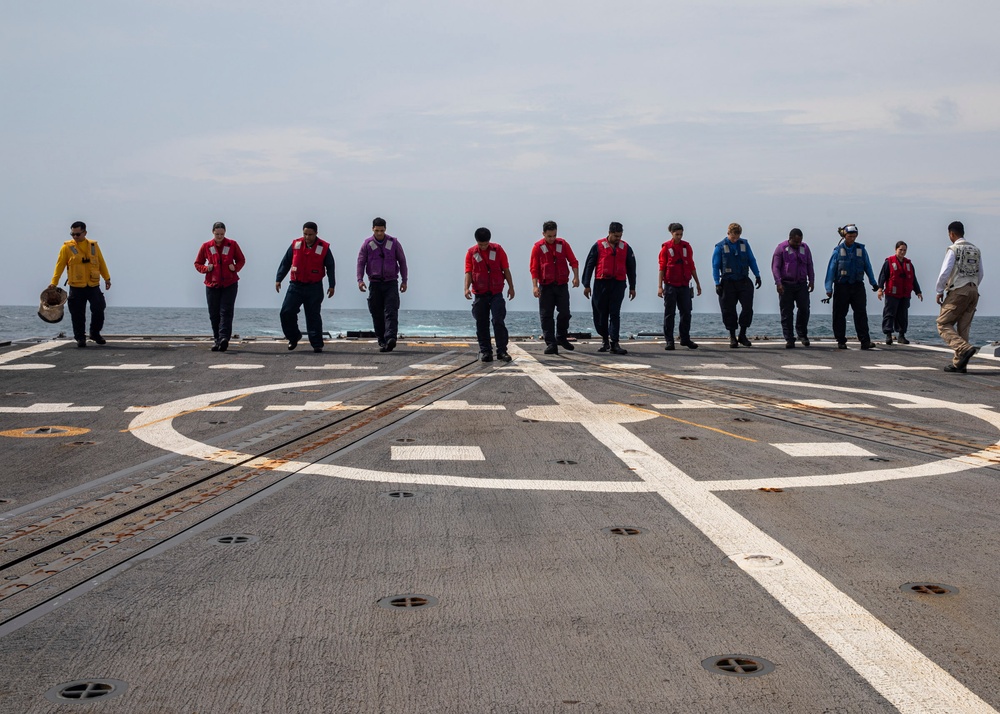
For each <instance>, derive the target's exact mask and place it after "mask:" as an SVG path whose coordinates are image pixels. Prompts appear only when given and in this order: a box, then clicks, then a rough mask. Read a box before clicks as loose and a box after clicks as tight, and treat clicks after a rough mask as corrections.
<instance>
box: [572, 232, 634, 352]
mask: <svg viewBox="0 0 1000 714" xmlns="http://www.w3.org/2000/svg"><path fill="white" fill-rule="evenodd" d="M623 232H624V229H623V228H622V224H621V223H619V222H618V221H614V222H612V223H611V225H610V226H608V236H607V237H606V238H601V239H600V240H599V241H597V242H596V243H594V245H593V247H591V249H590V253H589V254H588V255H587V260H586V262H585V263H584V265H583V296H584V297H585V298H588V299H590V278H591V277H592V276H593V278H594V297H593V299H592V300H591V301H590V304H591V306H592V307H593V309H594V329H595V330H597V334H599V335H600V336H601V338H602V340H603V344H602V345H601V347H600V348H599V349H598V350H597V351H598V352H611V353H612V354H616V355H625V354H628V350H625V349H623V348H622V346H621V345H620V344H619V343H618V339H619V333H620V325H621V314H622V302H623V301H624V300H625V287H626V281H627V286H628V299H629V300H635V253H633V252H632V246H630V245H629V244H628V243H626V242H625V241H623V240H622V233H623Z"/></svg>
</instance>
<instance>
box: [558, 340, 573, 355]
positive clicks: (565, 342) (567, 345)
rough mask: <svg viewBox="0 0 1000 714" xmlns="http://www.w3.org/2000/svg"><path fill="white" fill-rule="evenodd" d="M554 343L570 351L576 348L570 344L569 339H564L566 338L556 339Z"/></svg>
mask: <svg viewBox="0 0 1000 714" xmlns="http://www.w3.org/2000/svg"><path fill="white" fill-rule="evenodd" d="M556 344H557V345H559V346H560V347H562V348H563V349H564V350H569V351H570V352H572V351H573V350H575V349H576V347H574V346H573V345H572V344H571V343H570V341H569V340H566V339H563V340H556Z"/></svg>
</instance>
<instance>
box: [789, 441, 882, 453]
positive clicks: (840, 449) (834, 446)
mask: <svg viewBox="0 0 1000 714" xmlns="http://www.w3.org/2000/svg"><path fill="white" fill-rule="evenodd" d="M771 446H773V447H774V448H776V449H780V450H781V451H784V452H785V453H786V454H788V455H789V456H874V455H875V454H873V453H872V452H870V451H868V450H867V449H862V448H861V447H860V446H858V445H857V444H849V443H846V442H838V443H833V442H821V441H820V442H812V443H807V442H800V443H794V444H771Z"/></svg>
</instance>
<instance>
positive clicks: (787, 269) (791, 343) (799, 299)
mask: <svg viewBox="0 0 1000 714" xmlns="http://www.w3.org/2000/svg"><path fill="white" fill-rule="evenodd" d="M771 274H772V275H773V276H774V285H775V289H777V291H778V308H779V310H780V311H781V332H782V333H783V334H784V336H785V348H786V349H790V348H792V347H795V336H796V335H798V337H799V341H800V342H801V343H802V346H803V347H808V346H809V293H811V292H812V291H813V288H815V287H816V273H815V271H814V270H813V259H812V252H811V251H810V250H809V246H807V245H806V244H805V243H803V242H802V231H801V230H799V229H798V228H793V229H792V230H791V231H789V233H788V240H786V241H783V242H782V243H778V247H777V248H775V249H774V255H773V256H771ZM795 308H798V311H799V312H798V316H797V317H796V319H795V320H794V330H793V320H792V314H793V310H794V309H795Z"/></svg>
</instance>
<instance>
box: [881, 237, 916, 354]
mask: <svg viewBox="0 0 1000 714" xmlns="http://www.w3.org/2000/svg"><path fill="white" fill-rule="evenodd" d="M914 292H916V294H917V297H918V298H920V302H923V301H924V296H923V293H921V292H920V283H918V282H917V274H916V272H914V270H913V262H912V261H911V260H910V259H909V258H907V257H906V242H905V241H897V242H896V252H895V254H893V255H890V256H889V257H888V258H886V259H885V262H884V263H883V264H882V270H881V271H880V272H879V274H878V299H879V300H881V299H882V296H883V295H884V296H885V307H884V308H882V332H884V333H885V343H886V344H887V345H891V344H892V333H893V332H898V333H899V342H900V343H902V344H904V345H908V344H910V341H909V340H908V339H906V329H907V327H908V326H909V324H910V295H911V294H912V293H914Z"/></svg>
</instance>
